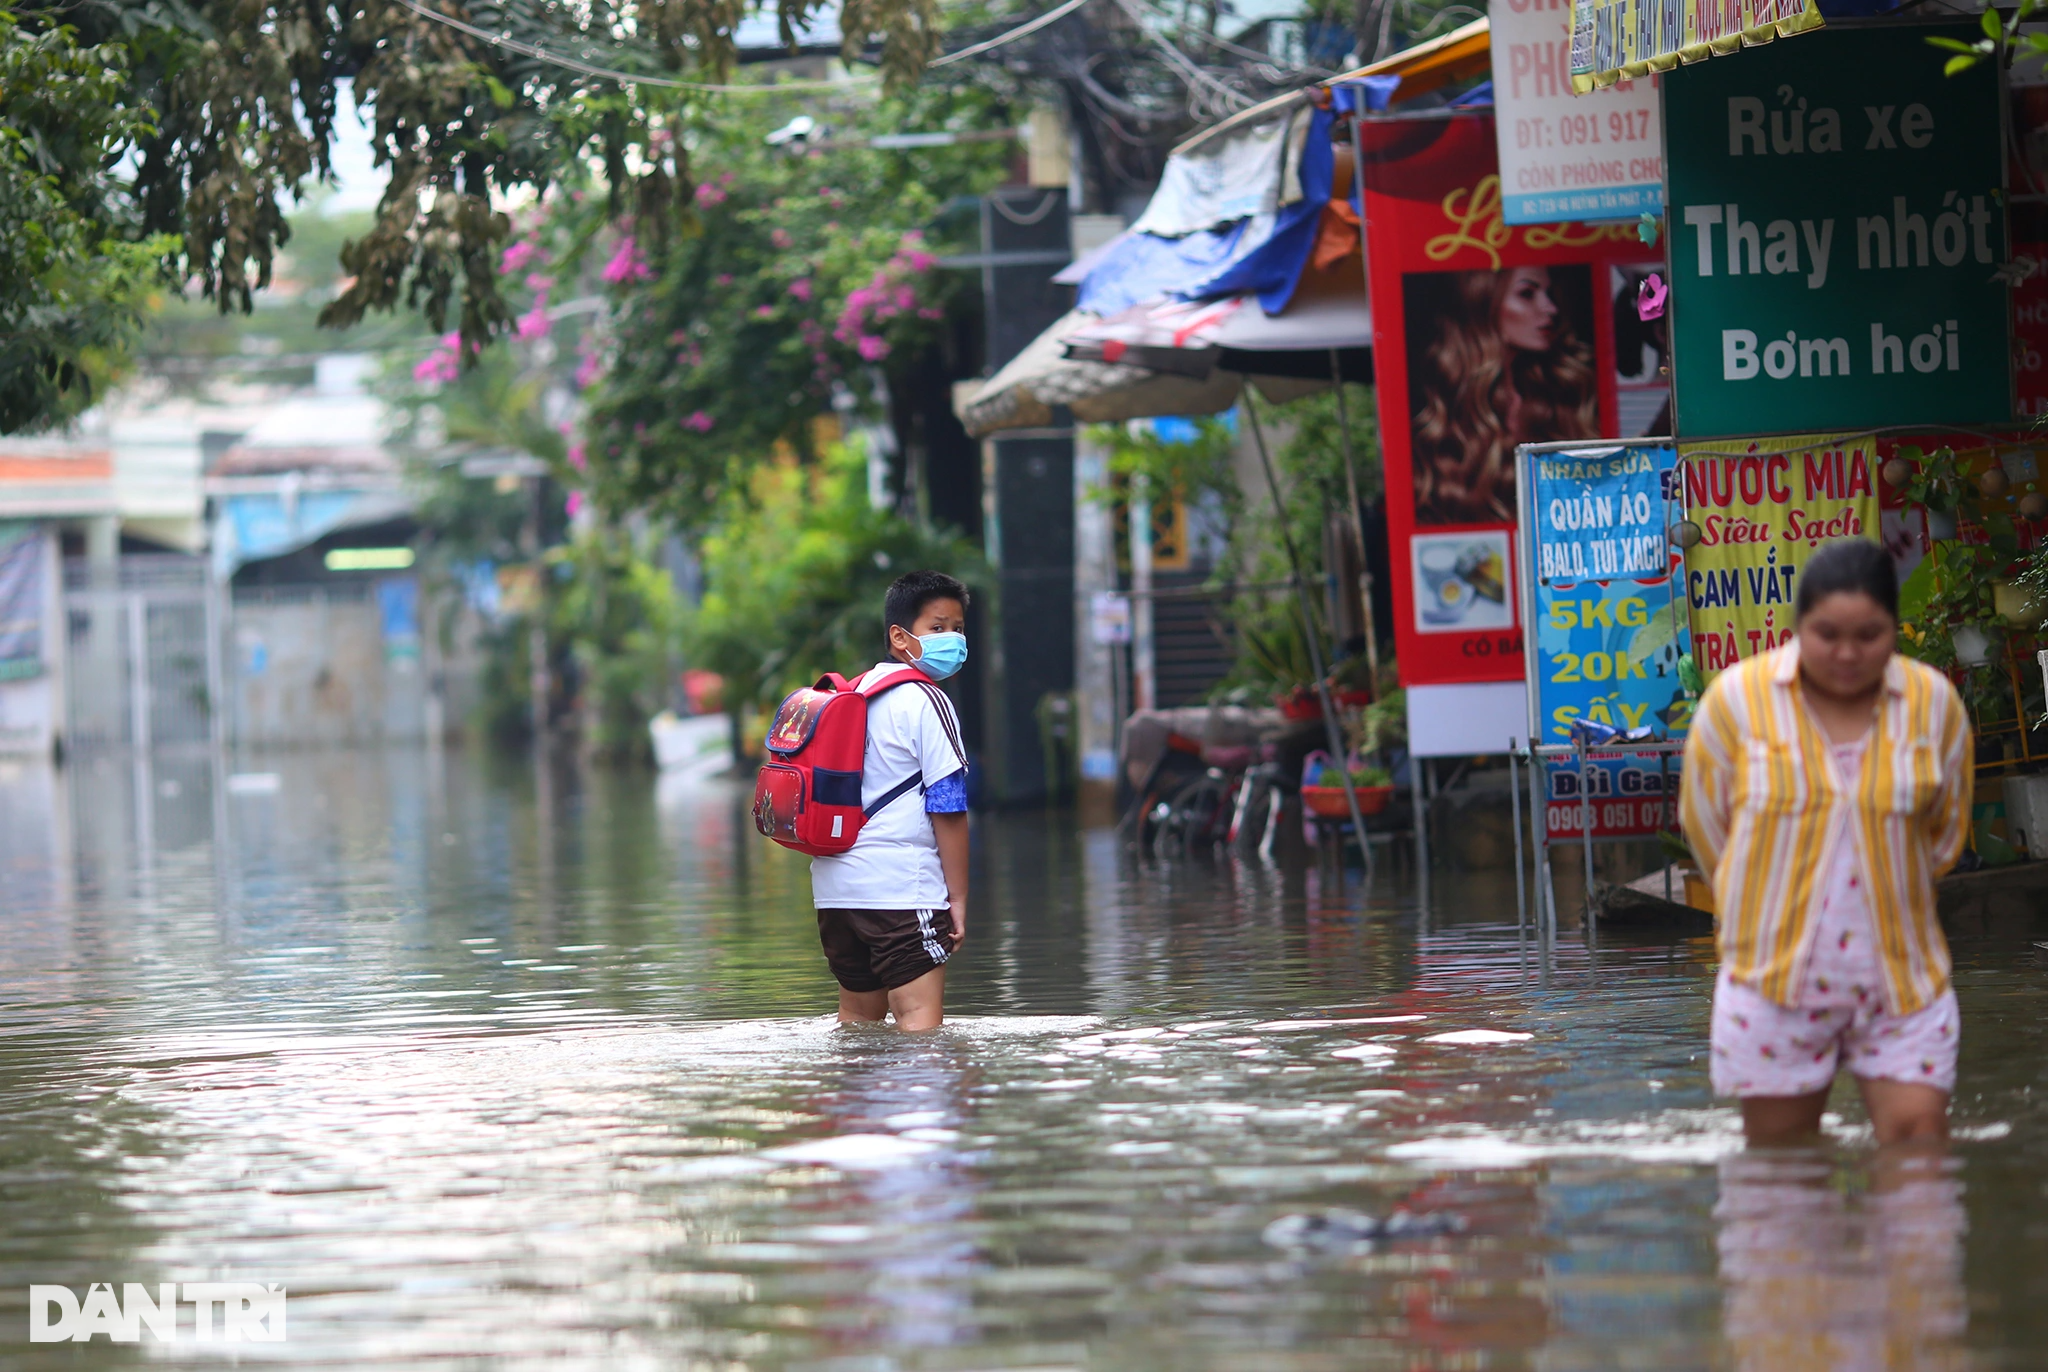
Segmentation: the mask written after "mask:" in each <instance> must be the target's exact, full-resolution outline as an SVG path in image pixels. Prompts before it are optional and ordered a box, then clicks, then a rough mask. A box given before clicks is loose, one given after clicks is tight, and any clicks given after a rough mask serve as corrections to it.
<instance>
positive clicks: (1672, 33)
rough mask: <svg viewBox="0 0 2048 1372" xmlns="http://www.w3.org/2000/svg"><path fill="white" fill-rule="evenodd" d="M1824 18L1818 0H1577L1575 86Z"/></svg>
mask: <svg viewBox="0 0 2048 1372" xmlns="http://www.w3.org/2000/svg"><path fill="white" fill-rule="evenodd" d="M1821 23H1822V21H1821V14H1820V8H1819V6H1817V5H1816V4H1815V3H1814V0H1573V4H1572V56H1571V66H1572V89H1574V90H1577V91H1582V92H1583V91H1590V90H1594V89H1596V88H1598V87H1601V86H1611V85H1613V84H1614V83H1615V82H1616V81H1620V80H1627V79H1629V78H1631V77H1640V76H1648V75H1649V74H1650V73H1651V72H1666V71H1670V70H1671V69H1672V68H1673V67H1675V66H1677V65H1678V64H1679V63H1681V62H1688V63H1689V62H1701V61H1705V60H1706V59H1707V58H1709V57H1726V56H1728V55H1729V54H1730V53H1733V52H1736V51H1738V50H1740V49H1742V48H1745V47H1749V48H1753V47H1756V46H1758V45H1759V44H1762V43H1768V42H1770V41H1771V40H1772V39H1774V38H1788V37H1790V36H1791V35H1793V34H1795V33H1807V32H1810V31H1811V30H1813V29H1817V28H1819V27H1821Z"/></svg>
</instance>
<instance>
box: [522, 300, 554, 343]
mask: <svg viewBox="0 0 2048 1372" xmlns="http://www.w3.org/2000/svg"><path fill="white" fill-rule="evenodd" d="M551 327H552V325H551V324H550V323H549V320H548V293H547V292H546V291H542V292H541V293H540V299H538V300H536V301H534V302H533V308H532V309H530V310H528V311H527V312H526V313H525V314H522V315H520V316H519V324H518V327H517V328H516V329H515V330H514V331H513V336H514V337H516V338H518V339H519V340H520V341H522V342H530V341H531V340H533V339H536V338H546V337H547V336H548V329H549V328H551Z"/></svg>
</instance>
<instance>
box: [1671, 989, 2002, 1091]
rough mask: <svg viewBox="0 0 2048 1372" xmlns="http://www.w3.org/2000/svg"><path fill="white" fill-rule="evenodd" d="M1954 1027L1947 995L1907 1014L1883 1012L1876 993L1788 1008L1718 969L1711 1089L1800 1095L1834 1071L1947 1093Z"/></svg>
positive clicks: (1951, 995)
mask: <svg viewBox="0 0 2048 1372" xmlns="http://www.w3.org/2000/svg"><path fill="white" fill-rule="evenodd" d="M1961 1028H1962V1019H1961V1016H1960V1015H1959V1014H1958V1013H1957V1010H1956V993H1955V992H1954V991H1946V992H1944V993H1943V994H1942V996H1941V998H1940V999H1939V1000H1936V1001H1934V1002H1932V1003H1931V1004H1928V1005H1926V1006H1924V1007H1922V1008H1921V1009H1919V1010H1916V1011H1914V1012H1913V1013H1912V1014H1910V1015H1894V1014H1889V1013H1887V1012H1886V1011H1885V1009H1884V1003H1883V1000H1882V998H1881V997H1879V996H1876V995H1866V996H1863V997H1861V998H1859V999H1858V1000H1857V1001H1855V1002H1854V1003H1850V1004H1828V1005H1814V1006H1802V1007H1800V1008H1798V1009H1793V1008H1790V1007H1787V1006H1783V1005H1778V1004H1776V1003H1774V1002H1772V1001H1768V1000H1766V999H1764V998H1763V997H1762V996H1761V995H1759V994H1758V993H1757V992H1755V991H1753V990H1751V989H1750V988H1749V987H1747V986H1738V985H1736V984H1735V983H1734V982H1732V981H1730V980H1729V979H1728V973H1727V972H1726V971H1725V970H1724V971H1723V972H1722V973H1721V975H1720V977H1719V978H1718V979H1717V980H1716V981H1715V983H1714V1029H1713V1050H1714V1053H1713V1068H1712V1076H1713V1081H1714V1092H1715V1094H1716V1095H1722V1096H1804V1095H1808V1094H1810V1093H1812V1092H1814V1091H1819V1090H1821V1089H1822V1088H1824V1087H1826V1086H1827V1085H1828V1084H1829V1083H1831V1082H1833V1081H1834V1079H1835V1072H1836V1070H1837V1068H1840V1067H1847V1068H1848V1069H1849V1070H1850V1071H1851V1072H1853V1073H1855V1074H1856V1075H1857V1076H1859V1077H1873V1078H1877V1079H1880V1080H1884V1081H1906V1082H1917V1083H1920V1084H1922V1085H1926V1086H1932V1087H1935V1088H1937V1089H1939V1090H1942V1091H1953V1090H1954V1089H1955V1084H1956V1047H1957V1044H1958V1042H1959V1039H1960V1035H1961Z"/></svg>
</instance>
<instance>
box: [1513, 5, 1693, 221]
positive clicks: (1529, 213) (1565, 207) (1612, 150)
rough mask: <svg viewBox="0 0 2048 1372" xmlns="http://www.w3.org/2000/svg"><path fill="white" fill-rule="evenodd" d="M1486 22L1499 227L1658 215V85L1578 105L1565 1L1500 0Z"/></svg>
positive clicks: (1645, 83)
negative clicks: (1501, 224)
mask: <svg viewBox="0 0 2048 1372" xmlns="http://www.w3.org/2000/svg"><path fill="white" fill-rule="evenodd" d="M1489 22H1490V24H1491V28H1492V34H1491V36H1492V42H1493V100H1494V115H1495V120H1496V127H1495V140H1496V142H1497V143H1498V145H1499V149H1500V182H1501V217H1502V219H1503V220H1505V221H1506V222H1507V223H1509V224H1548V223H1555V222H1557V221H1558V220H1564V219H1581V220H1598V219H1634V218H1636V217H1637V216H1639V215H1643V214H1659V213H1661V212H1662V211H1663V208H1664V130H1663V125H1662V122H1661V114H1660V112H1659V110H1658V108H1657V89H1656V78H1655V77H1650V78H1647V79H1645V80H1641V81H1623V82H1621V83H1620V84H1618V85H1616V86H1613V87H1610V88H1609V89H1606V90H1602V91H1598V92H1595V93H1593V94H1590V95H1585V96H1578V95H1574V94H1573V93H1572V79H1571V78H1572V73H1571V45H1572V7H1571V0H1501V3H1498V4H1496V5H1494V6H1493V8H1492V12H1491V14H1490V15H1489Z"/></svg>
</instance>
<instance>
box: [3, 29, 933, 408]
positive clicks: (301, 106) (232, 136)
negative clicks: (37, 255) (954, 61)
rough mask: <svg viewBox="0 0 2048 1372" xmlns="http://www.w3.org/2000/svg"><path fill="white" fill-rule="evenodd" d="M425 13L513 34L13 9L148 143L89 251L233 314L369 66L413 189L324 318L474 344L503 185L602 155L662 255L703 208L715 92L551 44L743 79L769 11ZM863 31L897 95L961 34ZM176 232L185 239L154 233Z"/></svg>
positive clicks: (369, 98) (858, 44) (365, 87)
mask: <svg viewBox="0 0 2048 1372" xmlns="http://www.w3.org/2000/svg"><path fill="white" fill-rule="evenodd" d="M417 3H418V4H420V5H421V6H422V7H426V8H434V9H435V10H436V12H437V13H442V14H446V15H448V16H449V17H452V18H456V19H458V20H459V21H460V22H463V23H466V24H468V25H469V26H470V27H472V28H475V29H479V30H482V31H483V32H485V33H488V34H491V35H494V36H501V37H504V38H506V39H509V40H510V42H509V43H493V42H490V41H487V40H486V39H484V38H481V37H478V36H476V35H474V34H472V33H470V32H466V31H464V30H463V29H460V28H456V27H451V26H450V25H448V24H445V23H441V22H437V21H436V20H434V19H431V18H428V17H426V16H425V15H423V14H422V13H420V12H419V10H418V9H415V8H414V7H413V5H412V4H408V3H403V2H402V0H326V2H325V3H318V4H310V5H309V4H303V3H285V2H284V0H99V3H95V4H91V5H79V4H76V3H73V2H72V0H10V3H9V6H8V8H7V9H6V11H5V12H6V13H8V14H9V15H10V16H11V17H12V22H11V23H10V31H11V30H12V28H13V27H14V26H15V25H17V24H18V26H19V30H20V32H21V33H22V34H23V35H25V36H27V37H28V38H30V39H43V38H46V37H49V36H52V35H55V34H57V33H58V31H59V30H60V29H61V28H63V27H64V26H66V25H71V26H74V27H75V29H76V34H77V37H76V40H75V41H76V42H77V43H78V44H81V45H83V47H84V48H85V49H86V50H89V51H91V52H92V53H93V54H94V55H95V56H94V62H95V64H96V66H97V68H98V71H99V72H101V73H104V74H105V76H104V79H103V80H101V81H99V82H98V83H97V84H93V83H90V82H87V81H86V79H85V74H84V73H83V72H80V73H79V74H77V75H75V76H71V77H67V78H66V82H67V83H70V82H78V83H82V84H66V85H65V87H64V89H63V91H62V94H63V97H64V98H65V99H67V100H73V103H74V105H75V104H76V101H75V100H74V99H73V97H79V98H82V99H83V100H84V101H85V103H86V104H89V105H90V106H91V107H92V108H91V109H89V110H88V109H84V108H75V109H74V110H73V114H74V115H75V119H76V124H77V126H78V127H79V128H80V129H81V130H83V131H85V132H86V133H87V134H90V133H91V132H92V131H94V130H98V131H100V132H101V133H103V134H107V135H110V136H112V137H115V138H117V139H122V138H125V139H131V140H132V142H133V148H134V158H133V170H134V177H133V185H132V192H133V194H132V199H131V200H130V201H128V202H127V203H126V204H124V205H123V206H120V207H114V206H106V207H99V206H93V205H89V204H84V203H73V204H72V206H71V208H72V210H73V211H74V212H75V213H76V214H77V215H78V216H81V217H82V218H83V219H84V220H85V221H86V224H85V226H83V227H81V229H80V232H81V233H82V234H83V237H84V241H85V242H87V243H88V244H89V245H90V247H91V248H93V249H95V250H98V249H100V248H101V247H102V245H103V244H105V243H107V242H108V241H110V240H119V241H121V242H126V243H130V244H146V245H148V246H149V247H150V248H151V249H152V250H153V255H156V256H160V257H163V258H165V259H166V260H167V262H168V265H170V267H171V268H172V269H173V271H174V272H175V273H176V275H177V277H178V278H179V279H183V278H184V277H185V276H186V275H187V274H188V273H189V275H191V276H192V277H193V278H195V279H196V280H197V282H198V285H199V287H200V290H201V292H202V294H203V295H204V296H205V297H206V298H208V299H212V300H215V301H217V302H218V303H219V305H220V307H221V308H222V309H223V310H226V309H230V308H235V307H239V308H242V309H247V308H248V307H249V305H250V301H251V296H252V293H253V292H254V291H256V290H259V289H261V288H263V287H264V286H266V285H268V284H269V282H270V279H271V272H272V267H273V262H274V259H275V256H276V253H277V250H278V248H279V247H280V246H281V245H282V244H283V243H284V241H285V240H286V238H287V237H288V235H289V233H290V226H289V224H288V221H287V219H286V217H285V207H286V205H287V203H288V202H290V201H292V200H296V199H297V198H299V197H300V196H302V195H303V193H304V192H305V190H306V189H307V183H308V181H309V179H310V178H313V177H315V176H317V175H326V174H328V173H329V172H330V170H331V167H330V163H329V149H330V147H331V145H332V141H333V133H334V119H335V117H336V110H337V95H338V91H339V85H340V82H342V81H343V80H345V79H353V81H354V83H355V95H356V99H357V102H358V104H359V105H360V106H361V107H363V108H365V109H367V110H369V111H370V112H371V116H372V122H373V126H374V127H373V139H374V147H375V153H376V157H377V161H378V163H379V165H381V166H385V167H388V168H389V169H390V173H391V180H390V184H389V186H388V188H387V190H386V192H385V195H384V198H383V201H382V203H381V204H380V206H379V208H378V213H377V217H376V220H375V223H374V224H373V225H372V227H371V228H370V230H369V231H368V232H367V233H365V234H364V235H363V236H362V237H360V238H357V239H354V240H353V241H351V242H350V243H349V244H348V246H347V247H346V248H345V249H344V251H343V261H344V264H345V266H346V267H347V269H348V271H349V273H350V275H351V278H352V279H351V281H350V282H349V284H348V286H347V288H346V289H345V290H343V291H342V292H341V293H340V295H339V296H337V297H336V299H335V300H334V301H332V302H331V303H330V305H329V306H328V308H327V310H326V312H325V314H324V315H323V321H324V322H326V323H329V324H333V325H337V326H344V325H348V324H351V323H353V322H355V321H356V320H358V319H361V318H362V317H363V316H364V314H365V313H367V312H369V311H372V310H390V309H395V308H398V307H400V306H405V307H412V308H419V309H422V310H424V311H425V312H426V314H427V316H428V317H429V319H430V320H431V321H432V323H433V325H434V327H435V329H436V330H437V331H438V330H441V329H443V328H446V327H448V321H449V320H450V319H451V318H452V319H453V320H454V321H455V328H456V329H457V331H458V332H459V333H460V334H461V335H462V337H463V339H464V340H465V341H466V342H467V343H468V344H470V345H471V351H472V352H475V351H477V350H479V349H480V348H481V346H482V345H483V344H484V343H486V342H488V341H489V340H490V339H491V338H492V337H494V336H495V335H497V334H499V333H502V332H505V331H508V330H509V329H510V328H511V327H512V316H511V313H510V311H509V310H508V309H507V306H506V302H505V300H504V299H503V297H502V295H501V293H500V290H499V275H498V272H497V270H496V265H497V249H498V248H499V246H500V245H501V244H502V242H503V240H504V239H505V237H506V235H507V234H508V232H509V231H510V223H509V221H508V219H507V217H506V215H505V214H504V213H503V212H502V211H500V210H499V209H498V208H497V203H498V201H499V199H500V198H501V197H504V196H507V195H516V194H521V193H530V192H532V191H534V190H537V189H540V188H544V187H546V186H547V185H549V184H551V183H552V182H553V181H555V180H556V179H557V178H558V177H560V176H561V175H562V174H563V173H564V172H565V170H573V169H580V168H583V167H586V166H589V165H596V166H599V167H601V168H603V170H604V172H605V181H606V186H607V197H608V201H609V204H610V207H611V208H612V210H613V211H614V212H617V213H625V214H630V215H632V216H634V217H635V218H636V219H637V220H638V221H639V222H640V224H641V234H642V237H643V239H644V240H645V241H646V242H647V243H649V244H656V245H658V244H659V243H660V242H661V241H662V239H663V238H664V236H665V235H666V234H667V233H668V232H669V231H670V229H671V228H672V227H673V226H675V225H676V224H678V223H679V222H680V221H681V220H682V219H683V218H684V217H685V215H686V213H687V211H688V209H689V207H690V205H691V203H692V201H693V199H694V191H695V183H694V181H693V180H692V176H691V171H690V159H689V149H688V146H687V142H686V140H684V139H682V138H679V137H677V136H676V133H677V129H678V125H679V122H680V121H681V120H683V119H684V118H685V117H686V112H687V111H688V110H689V109H690V108H691V106H690V105H689V104H688V102H689V101H690V100H691V99H692V98H693V96H704V95H706V94H707V93H704V92H691V91H674V92H672V98H670V97H664V98H662V99H660V100H655V99H650V98H648V97H649V94H650V92H653V93H657V94H659V93H661V92H663V91H664V90H667V89H669V87H664V86H661V85H648V84H642V83H640V82H634V81H628V80H622V79H620V78H619V77H618V76H613V75H591V74H590V73H589V72H588V71H583V70H577V69H576V67H574V66H569V65H564V64H563V63H561V62H558V61H548V60H543V59H542V58H539V57H535V56H533V55H531V54H532V53H533V52H546V53H549V54H555V55H560V56H563V57H567V58H568V59H570V61H572V62H577V63H579V64H580V65H581V66H583V67H594V68H598V69H600V70H610V71H622V72H627V73H630V74H633V75H644V76H645V77H646V78H648V79H650V80H652V81H655V82H667V83H670V86H673V85H674V84H675V83H678V82H682V83H690V82H695V83H700V84H701V83H717V82H722V81H725V80H728V79H729V78H730V77H731V76H732V73H733V66H734V59H735V56H736V53H735V49H734V45H733V34H734V31H735V29H736V28H737V26H738V25H739V24H740V22H742V21H743V20H744V19H745V18H747V17H748V15H750V14H751V13H752V12H754V10H755V9H756V8H757V7H756V6H754V5H752V4H747V3H738V2H736V0H622V2H620V0H591V2H589V3H583V4H578V5H574V6H570V5H564V4H559V3H554V0H532V2H531V3H500V4H493V3H479V4H476V5H474V6H463V5H460V4H456V3H453V0H417ZM817 7H818V6H817V3H816V0H775V3H774V4H773V5H772V6H771V7H770V8H772V9H773V11H774V12H775V13H776V14H777V16H778V17H779V19H780V20H781V22H782V25H783V29H784V32H785V34H789V33H791V32H793V31H794V29H795V28H796V27H798V26H801V25H802V24H803V23H804V22H805V21H806V20H807V19H809V18H810V17H811V16H812V15H813V14H814V13H815V11H816V9H817ZM840 26H841V29H842V31H843V32H844V33H845V35H846V38H845V44H846V52H847V55H848V56H850V57H852V56H863V55H869V49H870V47H871V45H873V49H874V51H873V53H872V55H873V56H874V57H875V59H876V60H877V61H878V62H879V64H880V67H881V71H882V73H883V75H884V77H885V78H886V80H887V81H888V82H889V84H890V85H891V86H892V87H902V86H905V85H907V84H908V83H909V82H910V81H912V80H914V79H915V77H916V75H917V73H918V72H919V71H920V70H921V69H922V66H923V64H924V62H925V61H926V60H927V59H928V58H929V57H930V55H931V54H932V52H933V51H934V50H935V49H936V45H937V42H938V25H937V8H936V5H935V4H934V3H933V2H932V0H862V2H861V3H857V4H848V5H846V6H844V7H843V8H842V10H841V15H840ZM71 41H72V40H70V39H63V40H61V42H63V43H65V44H68V43H70V42H71ZM515 45H516V46H515ZM522 48H523V49H526V50H527V51H524V52H522V51H521V50H520V49H522ZM18 80H19V77H18V76H17V77H16V78H15V79H14V80H10V81H8V82H7V83H6V87H5V89H6V90H7V91H8V95H7V96H6V98H7V99H8V100H9V101H10V102H15V101H18V100H19V99H21V97H20V96H19V95H17V94H16V92H17V90H18V89H20V88H27V89H30V90H31V91H33V89H34V87H35V83H25V84H24V86H23V87H17V84H16V82H17V81H18ZM7 122H8V123H9V124H10V125H11V124H12V123H13V122H14V120H13V116H12V114H11V113H10V117H9V119H8V120H7ZM33 151H34V152H35V153H36V154H37V155H40V154H41V153H42V152H43V151H44V150H42V149H34V150H33ZM48 151H49V152H50V153H51V154H53V155H61V153H62V152H63V150H62V149H59V148H56V147H54V146H52V147H51V148H50V149H49V150H48ZM73 151H74V153H75V158H74V159H73V160H71V161H69V162H68V163H67V166H68V167H69V169H70V171H71V174H72V175H74V176H77V175H84V174H87V173H91V174H95V175H96V174H101V173H103V172H104V170H105V167H106V156H105V153H106V151H107V149H106V145H105V143H104V142H102V143H100V144H97V145H95V144H92V143H91V140H90V138H89V137H86V138H83V139H82V140H81V142H80V146H78V147H77V148H76V149H74V150H73ZM42 174H44V175H49V174H50V172H49V171H48V169H43V172H42ZM116 209H119V210H120V211H121V212H119V213H116V212H115V210H116ZM157 234H169V235H175V236H176V237H175V240H173V239H165V238H152V237H150V235H157ZM39 251H40V250H39ZM44 255H47V253H46V252H45V254H44ZM59 255H61V254H59ZM45 275H48V272H46V273H45ZM15 279H17V278H13V277H0V293H4V294H6V295H9V296H11V295H12V294H13V293H14V291H15V289H16V287H15V286H14V284H13V282H14V280H15ZM74 294H75V292H74ZM0 308H9V309H11V308H14V307H13V306H11V305H0ZM37 417H39V416H31V419H34V418H37ZM16 422H18V421H16Z"/></svg>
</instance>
